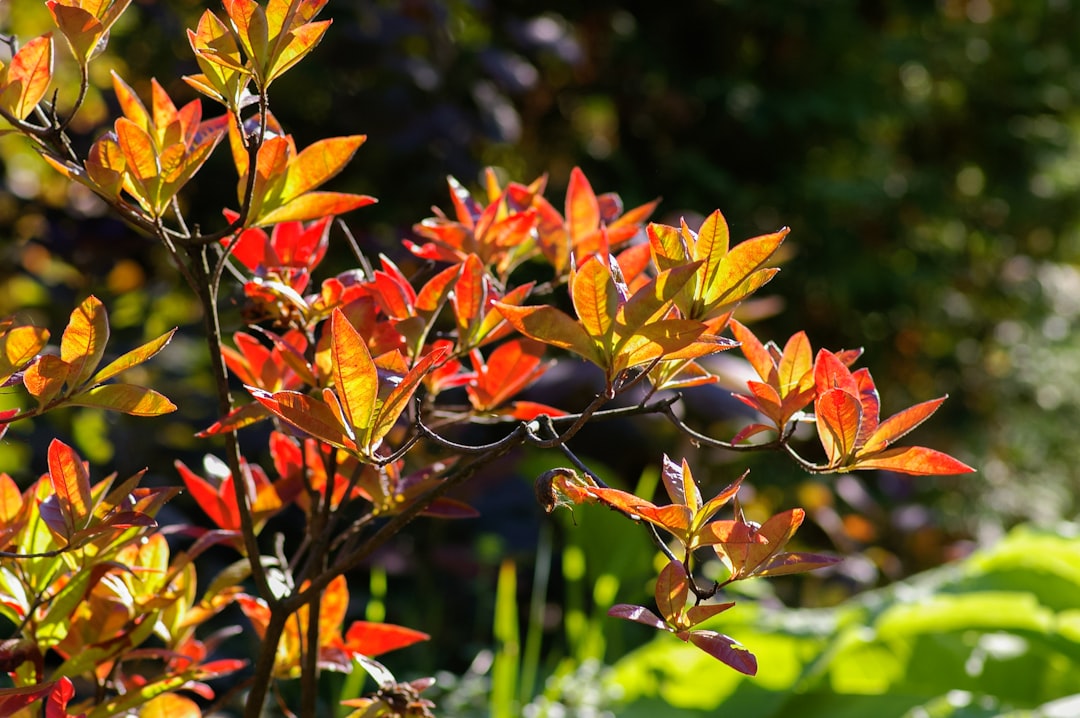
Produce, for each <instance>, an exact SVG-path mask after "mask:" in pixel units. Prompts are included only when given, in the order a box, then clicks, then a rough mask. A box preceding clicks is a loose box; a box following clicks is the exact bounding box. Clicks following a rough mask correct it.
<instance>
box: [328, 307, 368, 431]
mask: <svg viewBox="0 0 1080 718" xmlns="http://www.w3.org/2000/svg"><path fill="white" fill-rule="evenodd" d="M330 337H331V339H330V341H331V351H332V357H333V372H334V385H335V387H336V389H337V396H338V398H339V399H340V400H341V408H342V410H343V411H344V413H345V419H346V421H348V423H349V424H350V425H352V427H353V428H354V429H355V430H356V437H357V440H358V441H359V442H360V444H361V445H362V446H366V445H367V443H368V436H369V435H370V433H371V430H372V428H373V427H374V425H375V407H376V402H377V401H378V396H379V374H378V370H377V369H376V367H375V362H373V361H372V360H371V354H370V353H369V352H368V348H367V342H366V341H364V338H363V337H362V336H360V333H359V332H357V331H356V329H354V328H353V326H352V324H350V323H349V320H348V319H346V318H345V315H344V314H342V313H341V310H340V309H335V310H334V312H333V314H332V315H331V318H330Z"/></svg>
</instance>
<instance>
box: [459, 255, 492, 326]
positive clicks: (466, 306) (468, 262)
mask: <svg viewBox="0 0 1080 718" xmlns="http://www.w3.org/2000/svg"><path fill="white" fill-rule="evenodd" d="M487 290H488V279H487V276H486V275H485V273H484V265H483V262H481V261H480V258H479V257H477V256H476V255H475V254H470V255H468V256H467V257H466V258H465V261H464V262H462V265H461V273H460V274H459V275H458V279H457V282H455V283H454V286H453V295H452V298H451V302H452V303H453V305H454V315H455V316H456V317H457V325H458V335H459V341H461V342H462V343H465V342H466V341H467V338H468V336H469V328H470V327H471V326H472V325H473V324H474V323H475V322H476V321H477V320H479V319H480V317H481V316H483V312H484V300H485V299H486V297H487Z"/></svg>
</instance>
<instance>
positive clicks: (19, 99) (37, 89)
mask: <svg viewBox="0 0 1080 718" xmlns="http://www.w3.org/2000/svg"><path fill="white" fill-rule="evenodd" d="M51 81H52V33H51V32H48V33H45V34H44V35H42V36H41V37H35V38H34V39H33V40H31V41H30V42H28V43H26V44H25V45H23V46H22V47H21V48H19V51H18V52H17V53H15V57H13V58H11V63H10V64H9V65H8V66H7V67H6V68H4V69H3V70H2V71H0V85H2V87H3V89H2V90H0V105H3V107H4V108H5V109H6V110H7V111H8V112H9V113H11V114H12V115H14V116H15V117H17V118H18V119H20V120H25V119H26V118H27V117H28V116H29V115H30V113H31V112H33V111H34V108H35V107H37V104H38V103H39V102H41V98H43V97H45V93H46V92H48V90H49V83H50V82H51Z"/></svg>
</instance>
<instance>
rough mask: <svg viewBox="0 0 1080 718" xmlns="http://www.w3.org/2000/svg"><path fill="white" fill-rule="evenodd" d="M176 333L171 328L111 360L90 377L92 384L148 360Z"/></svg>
mask: <svg viewBox="0 0 1080 718" xmlns="http://www.w3.org/2000/svg"><path fill="white" fill-rule="evenodd" d="M175 333H176V329H175V328H173V329H170V330H169V331H167V332H166V333H164V334H162V335H161V336H160V337H158V338H157V339H152V340H150V341H148V342H146V343H145V344H143V345H142V346H139V347H137V348H135V349H132V350H131V351H129V352H127V353H125V354H123V355H122V356H120V357H118V358H117V359H114V360H113V361H111V362H109V363H108V364H107V365H105V367H104V368H103V369H101V370H100V371H98V372H97V373H96V374H94V376H92V377H91V378H90V383H91V384H100V383H102V382H104V381H108V380H109V379H112V378H113V377H114V376H116V375H117V374H120V373H121V372H123V371H126V370H128V369H130V368H131V367H133V366H138V365H139V364H142V363H143V362H145V361H146V360H148V359H150V358H151V357H153V356H154V355H156V354H157V353H158V352H160V351H161V350H162V349H164V348H165V345H167V344H168V343H169V341H170V340H171V339H172V337H173V334H175Z"/></svg>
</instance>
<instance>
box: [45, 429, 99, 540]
mask: <svg viewBox="0 0 1080 718" xmlns="http://www.w3.org/2000/svg"><path fill="white" fill-rule="evenodd" d="M48 454H49V480H50V482H51V483H52V487H53V491H54V492H55V493H56V497H57V499H58V501H59V506H60V511H61V513H62V514H63V517H64V524H65V526H66V528H67V529H68V533H67V535H68V536H71V535H72V534H73V533H74V532H75V531H78V530H79V529H82V528H85V526H86V522H87V520H88V518H89V516H90V515H91V513H92V511H93V498H92V496H91V492H90V474H89V473H88V472H87V470H86V466H85V465H84V464H83V462H82V459H80V458H79V455H78V454H76V453H75V450H74V449H72V448H71V447H70V446H68V445H67V444H65V443H63V442H62V441H60V440H59V439H53V440H52V442H50V443H49V452H48Z"/></svg>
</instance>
